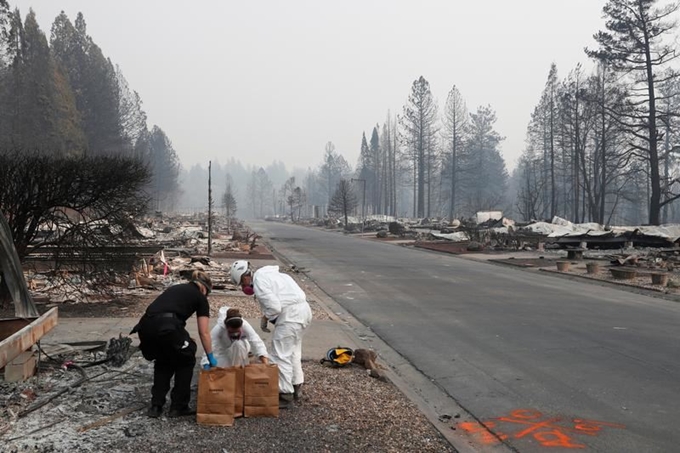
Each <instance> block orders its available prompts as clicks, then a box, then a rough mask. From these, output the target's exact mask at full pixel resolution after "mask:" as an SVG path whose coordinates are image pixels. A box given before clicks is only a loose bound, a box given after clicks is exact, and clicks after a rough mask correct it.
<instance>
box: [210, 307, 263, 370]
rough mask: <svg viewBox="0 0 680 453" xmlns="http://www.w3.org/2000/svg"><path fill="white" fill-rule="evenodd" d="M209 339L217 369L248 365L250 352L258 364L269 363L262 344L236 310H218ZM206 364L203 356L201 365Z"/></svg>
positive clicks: (227, 308) (225, 308)
mask: <svg viewBox="0 0 680 453" xmlns="http://www.w3.org/2000/svg"><path fill="white" fill-rule="evenodd" d="M210 337H211V339H212V345H213V355H214V357H215V360H217V366H219V367H225V368H226V367H230V366H245V365H247V364H248V363H250V359H249V358H248V356H249V354H250V353H251V352H252V353H253V355H254V356H255V357H257V358H258V359H259V360H260V362H262V363H265V364H266V363H269V355H268V354H267V348H266V346H265V345H264V342H263V341H262V339H261V338H260V336H259V335H258V334H257V332H256V331H255V329H253V326H251V325H250V323H249V322H248V321H246V320H245V319H243V316H241V312H240V311H239V310H238V309H236V308H229V307H221V308H220V310H219V313H218V316H217V323H216V324H215V327H213V328H212V330H211V331H210ZM207 364H208V358H207V357H206V356H203V360H201V365H202V366H205V365H207Z"/></svg>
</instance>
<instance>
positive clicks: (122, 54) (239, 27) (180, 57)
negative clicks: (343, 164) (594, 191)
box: [10, 0, 605, 170]
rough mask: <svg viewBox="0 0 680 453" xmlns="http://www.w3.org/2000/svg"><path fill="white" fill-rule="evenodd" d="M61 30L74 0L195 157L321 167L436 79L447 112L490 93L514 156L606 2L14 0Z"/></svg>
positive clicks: (509, 155)
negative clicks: (449, 98) (550, 84)
mask: <svg viewBox="0 0 680 453" xmlns="http://www.w3.org/2000/svg"><path fill="white" fill-rule="evenodd" d="M10 3H11V6H12V7H18V8H19V9H20V10H21V13H22V15H23V16H24V17H25V15H26V14H27V13H28V10H29V8H31V7H32V8H33V10H34V11H35V13H36V15H37V17H38V22H39V23H40V25H41V27H42V28H43V31H45V33H46V34H47V36H48V38H49V33H50V27H51V23H52V21H53V20H54V18H55V17H56V15H57V14H59V12H60V11H61V10H63V11H64V12H66V14H67V15H68V16H69V17H70V18H71V20H75V17H76V14H77V13H78V12H79V11H80V12H82V13H83V14H84V16H85V20H86V22H87V26H88V33H89V34H90V35H91V36H92V37H93V39H94V41H95V42H96V43H97V44H98V45H99V46H100V47H101V48H102V50H103V51H104V53H105V55H107V56H108V57H109V58H111V60H112V61H113V62H114V63H116V64H118V65H120V67H121V69H122V70H123V73H124V74H125V77H126V78H127V80H128V82H129V83H130V86H131V87H132V88H133V89H135V90H136V91H137V92H138V93H139V94H140V96H141V97H142V99H143V101H144V109H145V111H146V112H147V115H148V118H149V124H150V125H152V124H157V125H159V126H160V127H161V128H162V129H163V130H165V132H166V133H167V134H168V136H169V137H170V139H171V140H172V142H173V144H174V146H175V149H176V150H177V152H178V155H179V157H180V159H181V161H182V164H183V165H184V166H185V167H190V166H191V165H194V164H197V163H199V164H202V165H206V164H207V161H208V160H210V159H212V160H218V161H219V162H226V161H227V160H228V159H229V158H231V157H235V158H237V159H240V160H241V161H242V162H244V163H246V164H255V165H263V166H264V165H267V164H269V163H271V162H272V161H273V160H280V161H283V162H284V163H285V164H286V165H287V167H288V168H289V170H290V169H292V168H293V167H302V168H307V167H316V166H317V165H318V164H319V163H320V161H321V158H322V155H323V150H324V145H325V144H326V142H328V141H332V142H333V143H334V144H335V146H336V149H337V151H339V152H340V153H342V154H343V155H344V156H345V158H346V159H347V160H348V161H349V162H350V163H351V164H352V165H355V164H356V161H357V158H358V155H359V149H360V144H361V134H362V132H364V131H365V132H366V134H367V136H370V132H371V130H372V128H373V127H374V126H375V125H376V124H382V123H383V122H384V121H385V119H386V116H387V112H388V110H390V111H391V112H393V113H401V111H402V109H403V105H404V104H405V102H406V100H407V98H408V95H409V92H410V89H411V84H412V83H413V80H415V79H416V78H418V77H419V76H421V75H422V76H424V77H425V78H426V79H427V80H428V81H429V82H430V86H431V88H432V92H433V94H434V96H435V98H436V99H437V102H438V105H439V109H440V111H441V110H442V109H443V107H444V104H445V101H446V95H447V93H448V91H449V90H450V89H451V87H452V86H453V85H456V86H457V87H458V89H459V91H460V92H461V94H462V96H463V97H464V99H465V101H466V104H467V107H468V110H470V111H474V110H476V108H477V107H478V106H480V105H487V104H489V105H491V106H492V107H493V108H494V109H495V110H496V113H497V116H498V122H497V123H496V129H497V131H498V132H499V133H500V134H501V135H503V136H504V137H506V139H505V140H504V141H503V143H502V145H501V149H502V154H503V156H504V157H505V159H506V162H507V163H508V167H509V168H513V167H514V164H515V161H516V159H517V158H518V157H519V155H520V153H521V152H522V150H523V148H524V141H525V136H526V128H527V124H528V121H529V118H530V115H531V112H532V110H533V108H534V106H535V105H536V103H537V102H538V100H539V97H540V94H541V91H542V90H543V87H544V84H545V80H546V78H547V75H548V71H549V69H550V64H551V63H553V62H554V63H556V64H557V68H558V71H559V76H560V77H564V76H566V75H567V74H568V72H569V71H571V70H573V69H574V68H575V67H576V65H577V64H578V63H583V64H584V67H585V68H586V69H589V68H591V67H592V64H591V63H590V62H589V61H588V59H587V58H586V56H585V54H584V52H583V48H584V47H586V46H591V47H592V46H593V39H592V35H593V34H594V33H595V32H596V31H597V30H598V29H600V28H602V26H603V20H602V14H601V10H602V6H603V5H604V3H605V2H604V0H515V1H508V0H479V1H462V0H458V1H456V0H439V1H427V0H425V1H423V0H420V1H415V0H412V1H406V0H382V1H370V0H369V1H358V0H351V1H344V2H330V1H320V0H316V1H300V0H285V1H274V0H264V1H217V0H215V1H192V2H187V1H175V0H163V1H159V0H153V1H152V0H134V1H133V0H118V1H93V0H60V1H56V0H20V1H19V0H10Z"/></svg>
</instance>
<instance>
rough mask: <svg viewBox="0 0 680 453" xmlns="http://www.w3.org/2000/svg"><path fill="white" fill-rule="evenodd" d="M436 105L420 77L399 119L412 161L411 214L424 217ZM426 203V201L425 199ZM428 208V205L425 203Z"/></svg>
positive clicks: (434, 134)
mask: <svg viewBox="0 0 680 453" xmlns="http://www.w3.org/2000/svg"><path fill="white" fill-rule="evenodd" d="M436 122H437V106H436V104H435V101H434V98H433V96H432V92H431V91H430V84H429V82H428V81H427V80H425V78H424V77H423V76H420V77H419V78H418V79H417V80H415V81H414V82H413V85H412V86H411V94H410V95H409V98H408V102H407V103H406V105H405V106H404V114H403V116H402V117H401V127H402V136H401V137H402V142H403V143H404V145H405V147H406V152H407V153H408V155H409V157H410V159H411V165H412V166H411V169H412V171H413V211H414V212H413V215H414V216H415V217H424V216H425V206H426V205H425V184H428V185H429V184H430V181H429V180H427V179H426V178H427V176H428V175H431V172H432V164H433V159H432V156H433V155H434V153H435V143H436V138H435V137H436V134H437V128H436ZM428 202H429V200H428ZM427 206H428V209H429V203H428V205H427Z"/></svg>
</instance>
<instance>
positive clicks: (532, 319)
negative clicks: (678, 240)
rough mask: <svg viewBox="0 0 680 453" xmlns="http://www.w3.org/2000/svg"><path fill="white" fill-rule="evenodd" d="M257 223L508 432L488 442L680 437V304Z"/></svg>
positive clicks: (647, 445)
mask: <svg viewBox="0 0 680 453" xmlns="http://www.w3.org/2000/svg"><path fill="white" fill-rule="evenodd" d="M252 226H253V227H254V228H255V230H256V231H258V232H259V233H260V234H263V235H264V237H266V238H268V240H269V241H270V243H271V244H272V245H273V246H274V248H275V249H276V250H277V251H278V252H280V253H281V254H283V255H284V256H285V257H286V258H288V259H289V260H291V261H292V262H293V263H295V264H296V265H298V266H299V267H304V268H306V269H307V270H308V271H309V276H310V277H311V278H312V279H313V280H314V281H315V282H316V283H317V284H318V285H319V286H320V287H321V288H323V289H324V290H325V291H326V292H327V293H329V294H330V295H331V296H332V297H333V298H334V299H335V300H336V301H337V302H338V303H340V304H341V305H342V306H343V307H345V308H346V309H347V310H348V311H349V312H351V313H352V315H353V316H355V317H356V318H357V319H359V320H360V321H361V322H362V323H363V324H365V325H366V326H369V327H370V328H371V329H372V330H373V331H374V332H375V333H376V334H377V335H379V336H380V337H381V338H382V339H383V340H384V341H385V342H387V343H388V344H389V345H390V346H391V347H392V348H394V349H395V350H396V351H398V352H399V353H400V354H401V355H402V356H404V357H405V358H406V359H407V360H409V361H410V362H411V363H412V364H413V365H414V366H415V367H416V368H418V369H419V370H420V371H421V372H422V373H424V374H425V375H426V376H428V377H429V378H430V379H432V380H434V381H435V382H436V383H437V385H439V386H440V387H441V388H442V389H444V390H445V391H446V392H447V393H448V394H449V395H451V396H452V397H453V398H454V399H455V400H456V401H458V403H459V404H460V405H461V406H463V407H464V408H465V409H466V410H468V411H469V412H470V413H471V414H473V415H474V416H475V417H477V418H478V419H479V420H481V421H482V422H484V424H485V425H486V426H487V427H489V428H490V429H491V430H492V431H493V433H495V434H496V435H497V436H498V438H494V437H493V436H490V435H485V434H484V433H483V430H480V432H479V433H476V434H472V437H473V438H475V439H476V441H477V442H479V443H480V444H485V445H490V444H493V443H495V442H498V441H499V439H502V440H503V442H505V443H506V444H507V445H509V446H511V447H512V448H514V449H516V450H517V451H520V452H534V451H537V452H538V451H548V450H550V451H569V450H573V449H585V450H587V451H598V452H599V451H602V452H617V453H620V452H635V453H640V452H645V453H647V452H665V453H666V452H678V451H680V429H679V428H678V422H679V421H680V365H679V363H678V361H679V360H680V341H679V339H678V336H679V335H680V304H678V303H676V302H670V301H666V300H662V299H655V298H651V297H646V296H640V295H636V294H633V293H630V292H625V291H620V290H617V289H611V288H606V287H602V286H598V285H593V284H589V283H587V282H584V283H580V282H575V281H571V280H566V279H563V278H559V277H554V276H551V275H547V274H535V273H531V272H527V271H522V270H518V269H512V268H507V267H501V266H498V265H493V264H487V263H479V262H474V261H471V260H465V259H461V258H457V257H455V256H450V255H443V254H437V253H431V252H426V251H422V250H416V249H410V248H404V247H399V246H396V245H392V244H385V243H379V242H376V241H371V240H366V239H358V238H355V237H348V236H345V235H343V234H340V233H333V232H326V231H320V230H314V229H309V228H303V227H296V226H292V225H285V224H278V223H270V222H260V223H253V225H252ZM477 428H479V427H477V426H474V425H466V426H461V427H459V429H464V430H469V431H471V432H474V431H475V430H476V429H477Z"/></svg>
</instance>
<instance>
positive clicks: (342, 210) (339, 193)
mask: <svg viewBox="0 0 680 453" xmlns="http://www.w3.org/2000/svg"><path fill="white" fill-rule="evenodd" d="M356 207H357V197H356V195H354V191H353V190H352V185H351V184H350V182H349V181H347V180H346V179H341V180H340V181H339V182H338V186H337V187H336V189H335V193H334V194H333V198H332V199H331V203H330V205H329V206H328V212H331V213H335V214H340V215H342V216H343V218H344V225H345V229H346V228H347V222H348V219H347V218H348V217H349V213H350V212H351V211H352V210H353V209H355V208H356Z"/></svg>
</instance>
